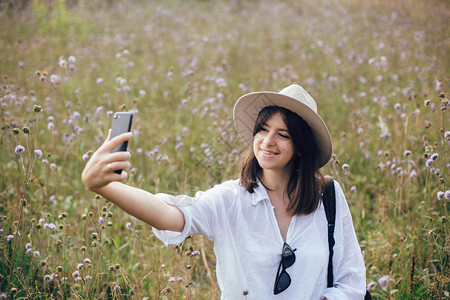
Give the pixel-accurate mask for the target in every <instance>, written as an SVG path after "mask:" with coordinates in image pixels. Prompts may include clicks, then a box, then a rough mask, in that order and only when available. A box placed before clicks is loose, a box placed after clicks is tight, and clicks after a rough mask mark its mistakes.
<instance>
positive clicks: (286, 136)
mask: <svg viewBox="0 0 450 300" xmlns="http://www.w3.org/2000/svg"><path fill="white" fill-rule="evenodd" d="M278 135H279V136H280V137H281V138H283V139H286V140H290V139H291V137H290V136H289V135H287V134H284V133H279V134H278Z"/></svg>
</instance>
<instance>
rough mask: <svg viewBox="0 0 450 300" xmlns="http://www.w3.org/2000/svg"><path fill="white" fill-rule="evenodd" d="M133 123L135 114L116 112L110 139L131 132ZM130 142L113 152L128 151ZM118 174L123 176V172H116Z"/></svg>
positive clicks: (119, 146)
mask: <svg viewBox="0 0 450 300" xmlns="http://www.w3.org/2000/svg"><path fill="white" fill-rule="evenodd" d="M132 121H133V114H132V113H130V112H116V113H114V116H113V120H112V123H111V135H110V136H109V139H112V138H114V137H116V136H118V135H120V134H122V133H124V132H129V131H130V130H131V123H132ZM127 147H128V141H126V142H123V143H122V144H120V145H118V146H117V147H115V148H114V149H113V150H112V152H117V151H127ZM114 172H116V173H117V174H121V173H122V170H115V171H114Z"/></svg>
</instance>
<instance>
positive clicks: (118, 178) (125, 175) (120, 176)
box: [108, 171, 128, 181]
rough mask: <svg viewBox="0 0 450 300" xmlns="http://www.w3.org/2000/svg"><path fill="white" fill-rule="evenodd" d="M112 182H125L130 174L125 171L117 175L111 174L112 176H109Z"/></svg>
mask: <svg viewBox="0 0 450 300" xmlns="http://www.w3.org/2000/svg"><path fill="white" fill-rule="evenodd" d="M108 177H109V180H110V181H124V180H126V179H127V178H128V173H127V172H125V171H122V173H120V174H117V173H114V172H111V173H110V175H108Z"/></svg>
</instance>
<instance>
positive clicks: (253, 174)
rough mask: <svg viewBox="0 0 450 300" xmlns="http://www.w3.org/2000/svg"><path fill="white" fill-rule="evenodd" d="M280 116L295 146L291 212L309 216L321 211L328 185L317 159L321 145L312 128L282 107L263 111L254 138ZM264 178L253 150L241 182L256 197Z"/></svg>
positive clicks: (245, 165) (290, 180) (246, 162)
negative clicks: (256, 189) (271, 120)
mask: <svg viewBox="0 0 450 300" xmlns="http://www.w3.org/2000/svg"><path fill="white" fill-rule="evenodd" d="M276 113H279V114H280V115H281V116H282V117H283V120H284V123H285V124H286V126H287V128H288V131H289V135H290V137H291V140H292V143H293V144H294V156H293V157H292V165H293V168H292V174H291V176H290V179H289V182H288V185H287V194H288V197H289V205H288V208H287V209H288V210H289V211H292V212H293V213H294V214H296V215H307V214H310V213H312V212H314V211H315V210H316V209H317V207H318V205H319V201H320V194H321V190H322V188H323V184H324V178H323V176H322V174H321V173H320V171H319V169H318V167H317V166H318V161H317V157H316V155H315V154H316V153H317V152H318V151H317V148H318V145H317V142H316V140H315V138H314V135H313V133H312V131H311V128H310V127H309V125H308V124H307V123H306V122H305V121H304V120H303V119H302V118H301V117H300V116H299V115H297V114H296V113H294V112H292V111H290V110H289V109H286V108H283V107H279V106H266V107H264V108H263V109H261V111H260V112H259V114H258V117H257V118H256V121H255V127H254V129H253V136H255V135H256V134H257V133H258V132H259V131H260V130H261V129H262V127H263V125H264V124H265V123H266V121H267V120H268V119H269V118H270V117H271V116H273V115H274V114H276ZM261 176H262V168H261V167H260V165H259V163H258V161H257V160H256V157H255V154H254V152H253V148H252V147H251V148H250V149H249V151H248V153H247V154H246V155H245V157H244V160H243V163H242V169H241V179H240V182H241V184H242V185H243V186H244V187H245V189H246V190H247V191H248V192H250V193H254V189H255V188H256V187H257V186H258V182H259V181H260V180H261Z"/></svg>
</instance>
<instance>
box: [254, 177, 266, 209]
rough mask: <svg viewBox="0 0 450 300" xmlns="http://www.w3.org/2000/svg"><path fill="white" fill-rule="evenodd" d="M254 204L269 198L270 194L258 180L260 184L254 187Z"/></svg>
mask: <svg viewBox="0 0 450 300" xmlns="http://www.w3.org/2000/svg"><path fill="white" fill-rule="evenodd" d="M253 190H254V193H253V194H252V205H257V204H258V203H259V202H260V201H261V200H269V194H267V190H266V188H265V187H264V186H263V185H262V183H261V182H260V181H258V186H257V187H256V188H254V189H253Z"/></svg>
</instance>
